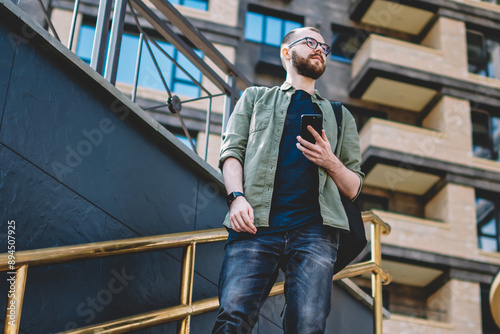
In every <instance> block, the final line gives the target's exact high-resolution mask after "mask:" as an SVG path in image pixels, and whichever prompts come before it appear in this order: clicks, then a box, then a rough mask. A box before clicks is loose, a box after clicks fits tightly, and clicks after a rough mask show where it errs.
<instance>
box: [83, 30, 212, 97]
mask: <svg viewBox="0 0 500 334" xmlns="http://www.w3.org/2000/svg"><path fill="white" fill-rule="evenodd" d="M94 32H95V27H92V26H88V25H83V26H82V27H81V29H80V35H79V40H78V46H77V50H76V54H77V55H78V56H79V57H80V58H81V59H82V60H84V61H85V62H87V63H88V64H90V58H91V55H92V45H93V41H94ZM156 42H157V43H158V45H160V47H161V48H162V49H163V50H164V51H165V52H166V53H167V54H169V55H170V56H171V57H172V58H173V59H175V61H176V62H177V63H178V64H179V65H180V66H182V67H183V68H184V69H185V70H186V71H187V72H188V73H189V74H190V75H191V76H192V77H193V78H194V79H195V80H196V81H197V82H200V81H201V76H202V75H201V71H200V70H199V69H198V68H196V66H194V65H193V64H192V63H191V62H190V61H189V60H188V59H187V58H186V57H185V56H184V55H183V54H182V53H180V52H179V51H177V49H175V48H174V47H173V45H171V44H169V43H166V42H162V41H160V40H156ZM150 45H151V49H152V51H153V54H154V56H155V58H156V60H157V62H158V66H159V68H160V69H161V72H162V75H163V77H164V78H165V81H166V83H167V85H168V87H169V89H170V90H171V91H172V92H174V93H176V94H178V95H184V96H189V97H199V96H200V88H199V87H198V86H197V85H196V84H195V83H194V82H193V81H191V79H190V78H189V77H188V76H187V75H186V74H185V73H184V72H183V71H182V70H181V69H180V68H179V67H177V66H175V65H174V63H173V62H172V61H170V60H169V59H168V58H167V57H166V56H165V55H164V54H163V53H162V52H161V51H160V50H158V48H157V47H155V46H154V45H152V43H150ZM138 47H139V36H138V35H134V34H130V33H124V34H123V36H122V43H121V48H120V55H119V59H118V69H117V74H116V81H117V82H124V83H128V84H133V82H134V70H135V62H136V57H137V49H138ZM195 52H196V53H197V54H198V56H200V57H202V56H203V53H202V52H201V51H199V50H195ZM138 85H139V86H142V87H147V88H151V89H157V90H164V86H163V83H162V80H161V78H160V75H159V74H158V71H157V70H156V67H155V65H154V62H153V58H152V57H151V55H150V53H149V51H148V49H147V47H146V45H145V42H143V46H142V51H141V63H140V70H139V80H138Z"/></svg>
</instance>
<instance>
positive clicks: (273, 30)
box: [245, 8, 303, 47]
mask: <svg viewBox="0 0 500 334" xmlns="http://www.w3.org/2000/svg"><path fill="white" fill-rule="evenodd" d="M301 21H302V22H303V20H300V19H299V18H293V19H292V18H283V17H279V16H277V14H274V13H273V15H270V14H267V13H265V12H264V10H262V12H257V11H254V10H252V9H251V8H249V11H247V13H246V16H245V39H246V40H247V41H252V42H257V43H261V44H266V45H271V46H277V47H280V45H281V41H282V40H283V37H285V35H286V34H288V33H289V32H290V31H292V30H293V29H297V28H301V27H303V24H302V22H301Z"/></svg>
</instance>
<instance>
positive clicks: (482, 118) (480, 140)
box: [471, 110, 500, 161]
mask: <svg viewBox="0 0 500 334" xmlns="http://www.w3.org/2000/svg"><path fill="white" fill-rule="evenodd" d="M471 121H472V144H473V153H474V156H476V157H478V158H484V159H490V160H496V161H500V159H499V150H500V118H499V117H494V116H492V115H491V114H490V113H488V112H486V111H483V110H472V112H471Z"/></svg>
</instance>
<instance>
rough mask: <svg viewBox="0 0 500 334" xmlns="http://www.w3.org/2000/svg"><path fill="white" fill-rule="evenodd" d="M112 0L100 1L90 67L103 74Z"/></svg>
mask: <svg viewBox="0 0 500 334" xmlns="http://www.w3.org/2000/svg"><path fill="white" fill-rule="evenodd" d="M112 4H113V1H112V0H100V1H99V10H98V13H97V23H96V27H95V35H94V45H93V46H92V58H91V60H90V67H92V68H93V69H94V70H96V71H97V73H99V74H101V75H102V73H103V71H104V58H105V56H106V46H107V44H108V33H109V28H108V26H109V15H110V14H111V5H112Z"/></svg>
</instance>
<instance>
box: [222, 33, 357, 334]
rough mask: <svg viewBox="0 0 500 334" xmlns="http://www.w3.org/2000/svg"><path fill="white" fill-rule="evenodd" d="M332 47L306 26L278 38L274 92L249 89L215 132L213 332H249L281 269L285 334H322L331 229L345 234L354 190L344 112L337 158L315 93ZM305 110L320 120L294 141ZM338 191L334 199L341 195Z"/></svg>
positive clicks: (331, 119)
mask: <svg viewBox="0 0 500 334" xmlns="http://www.w3.org/2000/svg"><path fill="white" fill-rule="evenodd" d="M329 52H330V47H329V46H328V45H327V44H325V43H324V39H323V37H322V36H321V34H320V33H319V31H318V30H317V29H315V28H312V27H306V28H300V29H296V30H293V31H291V32H290V33H289V34H287V35H286V36H285V37H284V38H283V42H282V44H281V53H280V56H281V60H282V63H283V66H284V67H285V70H286V72H287V76H286V81H285V83H283V85H282V86H281V87H273V88H266V87H250V88H248V89H246V90H245V92H244V93H243V95H242V96H241V98H240V99H239V101H238V103H237V104H236V107H235V109H234V112H233V113H232V115H231V117H230V120H229V122H228V127H227V131H226V133H225V134H224V136H223V143H222V148H221V157H220V165H219V166H220V167H221V168H222V173H223V176H224V183H225V185H226V189H227V192H228V194H229V195H228V205H229V213H228V215H227V216H226V220H225V222H224V225H225V226H226V227H227V228H228V230H229V237H228V242H227V244H226V249H225V255H224V261H223V264H222V269H221V275H220V282H219V284H220V285H219V301H220V308H219V312H218V315H217V320H216V323H215V326H214V329H213V333H250V332H251V331H252V328H253V326H254V325H255V323H256V321H257V318H258V312H259V310H260V308H261V306H262V305H263V303H264V302H265V300H266V298H267V296H268V294H269V292H270V290H271V287H272V286H273V284H274V283H275V281H276V278H277V276H278V270H279V269H281V270H282V271H283V272H284V273H285V298H286V308H285V311H284V318H283V327H284V331H285V333H297V334H308V333H323V332H324V330H325V326H326V318H327V316H328V314H329V312H330V306H331V291H332V277H333V268H334V264H335V260H336V257H337V249H338V240H339V231H340V230H348V229H349V227H348V222H347V217H346V215H345V211H344V208H343V206H342V203H341V198H340V194H342V195H343V196H345V197H347V198H350V199H354V198H356V197H357V195H358V194H359V192H360V190H361V186H362V180H363V177H364V174H363V173H362V172H361V170H360V159H361V158H360V149H359V137H358V133H357V130H356V125H355V121H354V118H353V117H352V115H351V114H350V113H349V112H348V111H347V110H346V109H345V108H343V122H342V123H343V124H342V132H343V133H342V139H341V143H340V144H339V146H340V154H339V158H340V160H339V158H337V157H336V156H335V155H334V152H333V151H334V149H335V147H336V145H337V126H336V121H335V115H334V112H333V109H332V107H331V104H330V102H329V101H328V100H326V99H323V98H322V97H321V96H320V95H319V93H318V92H317V91H315V88H314V87H315V81H316V79H318V78H319V77H320V76H321V75H322V74H323V72H324V71H325V62H326V57H327V55H328V53H329ZM303 114H322V115H323V129H324V130H323V131H322V133H321V134H319V133H317V132H316V131H315V130H314V129H313V128H312V127H311V126H309V127H308V130H309V131H310V132H311V133H312V134H313V136H314V138H315V140H316V143H310V142H308V141H306V140H304V139H302V138H301V137H300V136H299V134H300V121H301V115H303ZM339 193H340V194H339Z"/></svg>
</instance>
